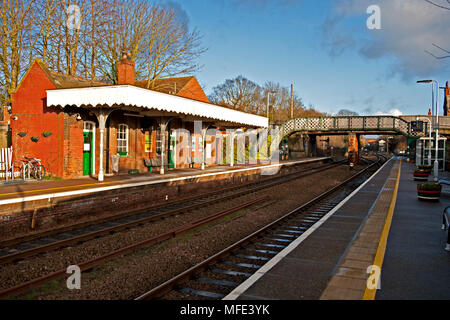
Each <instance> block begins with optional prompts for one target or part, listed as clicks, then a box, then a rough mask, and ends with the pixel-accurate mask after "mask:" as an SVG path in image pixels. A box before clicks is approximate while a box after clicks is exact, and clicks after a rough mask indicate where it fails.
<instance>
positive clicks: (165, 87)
mask: <svg viewBox="0 0 450 320" xmlns="http://www.w3.org/2000/svg"><path fill="white" fill-rule="evenodd" d="M192 78H194V77H180V78H167V79H157V80H154V85H153V88H150V89H151V90H155V91H159V92H162V93H169V94H177V93H178V92H180V91H181V90H182V89H183V88H184V87H185V86H186V85H187V84H188V82H189V81H191V79H192ZM134 85H135V86H137V87H140V88H144V89H146V88H147V80H140V81H136V82H135V84H134Z"/></svg>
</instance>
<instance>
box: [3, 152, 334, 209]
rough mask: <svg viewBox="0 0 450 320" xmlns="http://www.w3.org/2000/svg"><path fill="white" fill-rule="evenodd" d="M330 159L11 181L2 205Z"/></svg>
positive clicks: (4, 188)
mask: <svg viewBox="0 0 450 320" xmlns="http://www.w3.org/2000/svg"><path fill="white" fill-rule="evenodd" d="M327 159H329V158H327V157H321V158H305V159H300V160H291V161H280V163H279V164H268V165H235V166H233V167H230V166H225V165H224V166H215V167H209V168H206V169H205V170H200V169H176V170H170V171H168V172H167V173H166V174H164V175H160V174H159V173H153V174H141V175H116V176H110V177H105V181H103V182H99V181H97V180H94V179H92V178H90V177H86V178H78V179H68V180H58V181H39V182H37V181H32V182H21V181H19V180H16V181H14V180H12V181H10V183H9V184H8V183H5V184H2V185H0V206H1V205H3V204H6V203H11V201H13V202H14V201H33V200H36V199H39V198H41V197H44V198H47V197H49V196H51V197H57V196H66V195H68V193H71V194H73V195H79V194H86V193H90V192H100V191H104V190H111V189H118V188H127V187H135V186H142V185H148V184H162V183H167V182H173V181H181V180H189V179H195V178H201V177H207V176H211V175H213V176H219V175H227V174H232V173H238V172H245V171H250V170H261V169H264V168H269V167H279V166H291V165H296V164H302V163H311V162H318V161H324V160H327Z"/></svg>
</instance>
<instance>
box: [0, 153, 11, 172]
mask: <svg viewBox="0 0 450 320" xmlns="http://www.w3.org/2000/svg"><path fill="white" fill-rule="evenodd" d="M11 165H12V148H2V149H0V178H11ZM6 174H7V175H8V176H7V177H6V176H5V175H6Z"/></svg>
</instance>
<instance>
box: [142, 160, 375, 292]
mask: <svg viewBox="0 0 450 320" xmlns="http://www.w3.org/2000/svg"><path fill="white" fill-rule="evenodd" d="M380 162H381V160H379V161H378V162H376V163H373V164H372V165H370V166H368V167H367V168H365V169H363V170H361V171H360V172H358V173H357V174H355V175H353V176H352V177H350V178H349V179H347V180H345V181H344V182H342V183H340V184H339V185H337V186H335V187H333V188H332V189H330V190H328V191H326V192H324V193H322V194H321V195H319V196H317V197H316V198H314V199H312V200H310V201H308V202H307V203H305V204H303V205H301V206H299V207H298V208H296V209H294V210H292V211H291V212H289V213H287V214H285V215H284V216H282V217H281V218H279V219H277V220H275V221H273V222H271V223H270V224H268V225H266V226H264V227H263V228H261V229H259V230H257V231H255V232H254V233H252V234H251V235H249V236H247V237H245V238H243V239H241V240H239V241H238V242H236V243H234V244H232V245H231V246H229V247H227V248H225V249H224V250H222V251H220V252H219V253H217V254H215V255H213V256H211V257H210V258H208V259H206V260H204V261H203V262H201V263H199V264H197V265H195V266H193V267H192V268H190V269H188V270H186V271H184V272H182V273H181V274H179V275H177V276H175V277H174V278H172V279H170V280H168V281H166V282H164V283H162V284H161V285H159V286H157V287H155V288H154V289H152V290H150V291H148V292H147V293H144V294H143V295H141V296H139V297H137V298H136V300H151V299H157V298H161V297H162V296H164V295H165V294H167V293H168V292H170V291H172V290H173V288H174V287H176V286H177V285H178V284H179V283H181V282H184V281H186V280H189V279H190V278H191V277H192V276H193V275H194V274H196V273H199V272H200V271H203V270H205V269H206V268H208V267H209V266H211V265H213V264H215V263H216V262H217V261H219V260H221V259H223V258H224V257H226V256H229V255H230V254H231V253H232V252H233V251H235V250H236V249H238V248H240V247H242V246H244V245H245V244H247V243H249V242H251V241H252V240H254V239H255V238H257V237H259V236H260V235H261V234H263V233H265V232H267V231H268V230H270V229H272V228H274V227H275V226H277V225H279V224H281V223H283V222H284V221H285V220H287V219H289V218H292V217H293V216H295V215H297V214H299V213H301V212H303V211H305V210H306V209H308V208H309V207H311V206H313V205H315V204H317V203H318V202H319V201H321V200H322V199H324V198H326V197H328V196H329V195H331V194H333V193H334V192H336V191H338V190H339V189H341V188H342V187H344V186H345V185H346V184H347V183H349V182H351V181H353V180H354V179H356V178H357V177H359V176H361V175H362V174H364V173H365V172H367V171H368V170H370V169H371V168H372V167H374V166H376V165H379V164H380Z"/></svg>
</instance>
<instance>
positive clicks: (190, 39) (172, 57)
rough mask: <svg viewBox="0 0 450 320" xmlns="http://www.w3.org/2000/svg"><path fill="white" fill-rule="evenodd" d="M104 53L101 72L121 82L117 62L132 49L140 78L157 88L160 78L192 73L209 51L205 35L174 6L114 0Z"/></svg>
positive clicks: (110, 3)
mask: <svg viewBox="0 0 450 320" xmlns="http://www.w3.org/2000/svg"><path fill="white" fill-rule="evenodd" d="M108 3H109V9H108V12H107V14H108V16H109V20H108V22H107V23H106V24H105V27H104V29H103V34H102V39H103V41H102V43H101V45H100V46H99V48H100V51H101V54H100V59H101V61H102V63H101V64H100V65H101V67H100V69H101V73H102V74H103V76H104V77H105V78H107V79H109V80H110V81H111V82H113V83H117V62H118V60H119V59H120V58H121V56H122V52H123V51H128V52H130V54H131V58H132V59H133V60H134V61H135V64H136V77H137V78H138V79H146V80H147V88H151V89H155V84H156V83H157V82H156V80H158V79H162V78H167V77H174V76H177V75H180V74H191V73H193V72H195V71H197V70H198V69H199V66H198V65H197V63H196V61H197V58H198V57H199V56H200V55H201V54H202V53H203V52H204V51H205V50H204V49H203V48H201V46H200V40H201V36H200V34H199V32H198V31H197V30H194V31H192V32H190V31H189V28H188V26H187V25H186V24H185V23H184V22H183V21H182V20H181V19H180V18H179V17H178V16H177V13H176V11H175V10H174V9H172V8H170V7H167V6H160V5H152V4H150V3H149V2H148V1H144V0H125V1H119V0H110V1H109V2H108Z"/></svg>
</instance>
